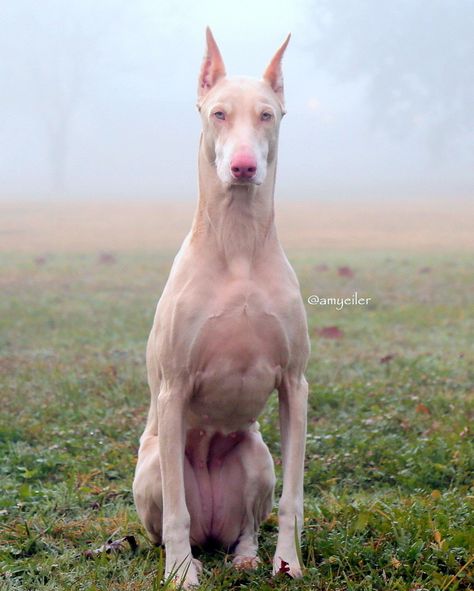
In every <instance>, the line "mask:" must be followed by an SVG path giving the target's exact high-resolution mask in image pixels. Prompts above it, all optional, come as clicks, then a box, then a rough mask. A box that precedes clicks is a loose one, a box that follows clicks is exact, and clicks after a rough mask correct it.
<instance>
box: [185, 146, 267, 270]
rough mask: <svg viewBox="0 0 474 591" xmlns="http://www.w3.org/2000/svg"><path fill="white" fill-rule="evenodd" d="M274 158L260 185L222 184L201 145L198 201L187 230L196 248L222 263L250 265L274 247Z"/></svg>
mask: <svg viewBox="0 0 474 591" xmlns="http://www.w3.org/2000/svg"><path fill="white" fill-rule="evenodd" d="M275 173H276V158H275V160H274V161H273V162H272V163H270V164H269V166H268V170H267V175H266V178H265V180H264V181H263V183H262V184H261V185H253V184H249V185H231V186H227V187H226V186H224V185H223V184H222V182H221V180H220V179H219V177H218V176H217V172H216V169H215V167H214V165H213V164H211V163H210V162H209V161H208V159H207V157H206V154H205V152H204V150H203V149H202V148H200V150H199V202H198V207H197V211H196V214H195V216H194V221H193V225H192V229H191V240H192V242H193V243H194V244H195V245H196V246H197V247H198V248H202V249H205V250H209V251H210V252H212V253H213V254H215V255H217V256H218V257H219V259H221V260H222V262H223V263H224V264H226V265H228V266H229V267H230V266H234V265H238V264H240V263H243V264H250V265H251V264H252V262H253V261H255V260H256V259H257V258H258V257H259V256H262V255H264V254H265V253H267V252H268V249H272V248H276V247H277V246H278V238H277V234H276V229H275V223H274V208H273V193H274V188H275Z"/></svg>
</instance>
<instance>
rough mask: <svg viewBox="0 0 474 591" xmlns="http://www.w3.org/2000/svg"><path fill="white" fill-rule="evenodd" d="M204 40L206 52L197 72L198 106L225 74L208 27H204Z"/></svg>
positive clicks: (219, 53) (220, 57)
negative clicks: (198, 72) (199, 70)
mask: <svg viewBox="0 0 474 591" xmlns="http://www.w3.org/2000/svg"><path fill="white" fill-rule="evenodd" d="M206 42H207V46H206V53H205V54H204V59H203V61H202V66H201V73H200V74H199V83H198V107H199V104H200V103H201V102H202V100H203V99H204V97H205V96H206V94H207V93H208V92H209V91H210V90H211V88H212V87H213V86H214V85H215V83H216V82H217V81H218V80H220V79H221V78H223V77H224V76H225V66H224V62H223V60H222V56H221V52H220V51H219V48H218V47H217V43H216V41H215V39H214V37H213V35H212V33H211V29H210V28H209V27H207V28H206Z"/></svg>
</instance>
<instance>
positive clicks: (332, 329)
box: [318, 326, 344, 339]
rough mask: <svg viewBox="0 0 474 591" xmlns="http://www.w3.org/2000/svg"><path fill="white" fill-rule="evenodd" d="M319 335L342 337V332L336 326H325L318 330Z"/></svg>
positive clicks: (330, 337)
mask: <svg viewBox="0 0 474 591" xmlns="http://www.w3.org/2000/svg"><path fill="white" fill-rule="evenodd" d="M318 334H319V336H320V337H323V338H324V339H342V337H343V336H344V332H343V331H342V330H341V329H340V328H338V327H337V326H325V327H323V328H320V329H319V330H318Z"/></svg>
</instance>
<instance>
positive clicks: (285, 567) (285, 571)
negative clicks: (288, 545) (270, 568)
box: [278, 558, 290, 575]
mask: <svg viewBox="0 0 474 591" xmlns="http://www.w3.org/2000/svg"><path fill="white" fill-rule="evenodd" d="M280 563H281V564H280V568H279V569H278V574H279V575H280V574H281V575H286V574H288V573H289V572H290V566H289V564H288V562H286V561H285V560H283V558H280Z"/></svg>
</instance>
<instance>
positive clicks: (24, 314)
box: [0, 206, 474, 591]
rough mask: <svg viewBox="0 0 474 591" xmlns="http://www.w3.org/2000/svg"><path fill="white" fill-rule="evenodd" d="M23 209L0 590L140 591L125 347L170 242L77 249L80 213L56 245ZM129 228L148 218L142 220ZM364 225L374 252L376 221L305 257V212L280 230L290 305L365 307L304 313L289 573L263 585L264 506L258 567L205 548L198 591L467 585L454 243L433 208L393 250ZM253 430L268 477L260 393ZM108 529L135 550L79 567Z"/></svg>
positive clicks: (148, 555) (470, 570) (460, 273)
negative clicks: (304, 412)
mask: <svg viewBox="0 0 474 591" xmlns="http://www.w3.org/2000/svg"><path fill="white" fill-rule="evenodd" d="M77 208H78V209H80V207H79V206H77ZM27 209H28V208H25V209H24V210H20V209H18V208H17V209H16V210H15V209H14V208H11V209H10V210H8V211H7V213H8V212H10V213H9V215H7V216H6V217H5V218H4V220H6V221H4V226H3V227H2V226H1V225H0V236H2V235H3V237H4V238H6V240H5V242H4V245H3V247H2V248H0V266H1V277H0V281H1V290H2V292H1V293H2V296H1V302H0V330H1V336H0V347H1V357H0V370H1V378H0V379H1V383H0V387H1V403H2V404H1V409H0V411H1V423H0V450H1V457H2V463H1V465H0V478H1V480H0V490H1V497H0V519H1V523H2V525H1V534H0V535H1V540H0V541H1V545H0V568H1V575H0V589H2V591H3V590H9V591H10V590H11V591H13V590H27V591H30V590H31V591H33V590H34V591H38V590H41V591H43V590H44V591H46V590H71V589H73V590H74V591H97V590H100V591H105V590H110V591H120V590H130V591H139V590H151V589H158V588H159V582H160V579H161V577H162V573H163V565H164V563H163V552H162V550H161V549H159V548H154V547H152V546H151V544H150V543H149V542H148V541H147V540H146V538H145V537H144V535H143V532H142V529H141V527H140V525H139V523H138V519H137V516H136V514H135V510H134V507H133V500H132V496H131V483H132V477H133V470H134V463H135V457H136V452H137V442H138V437H139V435H140V433H141V430H142V428H143V425H144V420H145V415H146V410H147V406H148V390H147V386H146V375H145V364H144V348H145V342H146V338H147V334H148V330H149V328H150V326H151V322H152V317H153V313H154V307H155V304H156V300H157V298H158V296H159V294H160V291H161V289H162V287H163V285H164V282H165V280H166V276H167V273H168V270H169V266H170V263H171V259H172V253H173V250H174V246H173V234H172V231H171V230H168V234H166V239H163V241H162V242H159V240H158V241H157V243H156V245H154V244H153V241H152V238H148V237H147V238H146V240H148V239H150V241H151V242H150V243H148V242H146V240H145V239H144V238H143V235H140V232H138V231H136V237H135V238H133V237H132V238H130V236H129V235H127V236H126V237H124V236H123V235H121V233H120V229H118V228H119V226H120V224H118V225H117V224H116V225H115V226H114V223H113V221H111V222H110V224H109V226H107V231H108V232H109V234H106V235H104V234H100V236H99V237H97V236H95V237H94V236H91V241H90V242H89V243H87V244H86V245H84V244H83V243H82V244H81V243H80V242H78V241H76V242H75V237H76V236H78V235H80V234H81V227H82V228H83V231H84V233H87V232H90V224H87V219H85V220H84V219H82V220H81V223H80V224H79V226H77V225H76V226H75V225H74V223H73V222H74V220H71V219H69V218H67V216H66V217H63V218H60V219H56V218H55V223H54V224H51V223H50V226H51V228H53V230H54V228H59V229H60V230H61V232H59V230H58V232H57V233H56V234H55V233H54V231H53V230H51V229H50V230H48V228H49V227H50V226H48V225H47V224H46V226H43V228H42V230H41V227H39V226H38V225H34V224H33V221H32V219H31V217H30V218H28V216H26V214H25V211H26V210H27ZM66 209H67V208H66ZM289 209H290V208H289ZM448 210H449V207H448ZM5 211H6V210H4V213H5ZM12 211H14V212H16V213H14V214H12V213H11V212H12ZM22 211H23V214H22ZM41 211H43V210H41ZM334 211H335V210H334ZM40 213H41V212H40ZM333 213H334V212H333ZM29 215H30V216H31V215H32V214H31V212H29ZM41 215H43V214H41ZM322 215H323V219H331V215H329V216H328V213H327V210H326V213H324V212H323V214H322ZM324 215H326V218H324ZM334 215H336V214H334ZM347 215H348V214H347ZM354 215H355V214H354ZM358 215H359V218H358V219H362V217H363V216H362V215H361V214H358ZM449 215H452V212H449V211H447V213H446V217H445V218H444V219H449ZM25 216H26V217H25ZM39 217H41V216H39ZM46 217H47V216H46ZM145 217H146V219H147V222H146V223H147V224H150V222H149V220H148V217H149V215H148V210H147V214H146V216H145ZM382 217H383V216H382ZM66 218H67V219H66ZM112 218H113V215H112ZM178 218H179V216H177V218H176V219H178ZM408 218H410V219H411V217H410V216H408ZM460 218H463V220H464V221H463V222H462V223H464V224H466V218H465V216H464V217H463V215H462V214H460ZM25 219H27V222H25ZM36 219H37V221H38V219H39V218H38V217H37V218H36ZM293 219H294V218H293ZM381 219H382V218H381ZM383 219H385V223H386V226H383V225H381V224H380V223H379V225H378V226H377V228H375V229H374V228H372V230H371V228H370V226H371V224H373V218H370V216H369V221H368V223H367V228H366V233H365V235H366V236H367V235H370V232H371V231H372V234H371V237H372V238H374V236H375V234H376V233H377V232H379V235H380V237H381V238H380V240H382V238H383V236H382V235H383V232H382V230H383V228H384V227H387V228H390V227H392V228H394V231H393V234H392V235H391V237H392V242H391V241H390V239H387V238H386V237H385V238H384V240H385V242H384V241H383V240H382V242H381V243H379V244H378V245H377V244H376V248H373V242H371V240H366V241H365V242H364V241H363V240H361V239H360V240H359V242H357V244H358V246H359V248H358V249H357V250H354V249H353V248H351V244H352V245H353V243H354V242H356V238H357V236H358V235H359V234H357V233H356V234H355V237H354V235H348V236H349V237H348V236H342V238H340V239H339V238H337V236H335V237H334V236H333V241H332V242H330V245H331V248H330V249H328V248H325V247H324V246H321V245H319V246H318V248H316V247H314V248H313V245H312V244H310V242H311V240H310V238H311V236H312V233H311V231H310V230H308V228H307V224H308V222H307V220H306V221H305V224H306V226H305V228H306V230H305V232H306V234H304V232H303V231H301V233H300V235H304V236H306V237H307V240H306V241H304V240H303V241H302V244H301V246H303V247H304V248H297V246H298V244H299V243H298V239H297V238H298V234H299V231H298V227H295V225H293V229H292V232H293V234H291V235H290V234H289V233H288V234H287V236H286V240H287V242H288V243H289V244H290V246H291V248H290V250H289V254H290V258H291V260H292V262H293V264H294V266H295V268H296V270H297V272H298V275H299V277H300V281H301V287H302V292H303V295H304V297H305V299H306V298H308V297H309V296H310V295H311V294H316V295H319V296H320V297H349V296H350V295H351V294H352V293H353V292H354V291H355V290H357V291H358V293H359V294H360V295H361V296H362V297H370V298H371V301H370V303H369V304H368V305H366V306H347V307H344V308H343V309H342V310H339V311H338V310H336V309H335V307H334V306H322V305H313V306H311V305H309V304H307V306H306V309H307V313H308V319H309V326H310V334H311V340H312V356H311V362H310V365H309V368H308V380H309V383H310V387H311V394H310V410H309V422H308V427H309V429H308V440H307V461H306V475H305V478H306V480H305V491H306V497H305V503H306V528H305V533H304V538H303V545H302V553H303V558H304V562H305V565H306V574H305V577H304V579H303V580H302V581H290V580H288V579H287V578H285V576H284V575H280V576H279V577H277V578H276V579H272V578H271V568H270V564H271V557H272V552H273V550H274V546H275V541H276V531H277V530H276V513H274V514H272V516H271V517H270V519H269V520H268V522H267V523H266V524H265V525H264V526H263V528H262V532H261V536H260V556H261V558H262V566H261V567H260V568H259V570H257V571H256V572H254V573H251V574H242V573H240V574H239V573H236V572H234V571H233V570H232V569H231V568H230V566H229V561H228V557H227V556H226V555H225V554H224V553H223V552H215V553H213V554H209V553H208V554H206V553H205V554H204V555H203V556H202V559H203V561H204V567H205V571H204V575H203V578H202V586H201V588H202V589H208V590H211V589H213V590H214V589H216V590H224V589H242V590H243V589H255V590H263V591H266V590H268V591H270V590H275V591H278V590H284V589H301V590H303V589H305V590H306V589H312V590H313V589H314V590H320V591H323V590H324V591H326V590H327V591H336V590H339V591H346V590H351V591H352V590H364V591H370V590H386V591H392V590H393V591H395V590H400V591H415V590H416V591H421V590H426V591H447V590H449V591H454V590H456V589H457V590H467V589H474V440H473V436H474V428H473V424H474V423H473V421H474V395H473V390H472V382H473V380H472V377H473V375H472V374H473V364H472V361H473V359H472V335H473V329H474V327H473V312H474V310H473V305H472V291H473V276H474V263H473V258H472V251H471V250H470V245H469V244H468V234H467V233H466V231H465V230H462V231H461V230H459V232H458V236H457V237H456V236H455V235H454V236H451V235H449V236H448V234H447V233H446V232H445V233H444V234H443V232H442V229H441V227H442V221H443V216H440V217H439V220H438V221H437V222H436V223H439V224H440V229H439V233H437V232H436V230H433V228H435V227H436V223H434V222H433V224H434V225H432V226H430V227H429V231H430V232H431V234H429V237H428V238H426V236H428V234H427V233H426V232H427V229H426V226H427V224H428V226H429V224H430V223H431V222H430V221H429V218H425V219H428V222H427V224H424V225H423V224H421V225H423V229H422V230H420V234H418V235H416V236H412V234H413V232H414V231H415V230H414V229H413V230H412V232H411V234H410V236H412V237H411V242H410V240H408V246H409V248H403V246H406V245H407V240H405V239H404V238H403V236H405V234H406V232H407V227H406V225H403V224H402V223H400V222H398V226H397V222H396V221H394V219H393V218H392V217H391V216H388V217H386V218H383ZM397 219H398V218H397ZM402 219H403V218H402ZM94 220H95V222H97V220H96V218H95V217H94ZM94 220H93V219H92V217H91V218H90V219H89V221H90V222H91V223H93V221H94ZM179 220H180V218H179ZM353 221H354V218H352V222H353ZM20 222H21V223H23V224H24V225H23V226H22V225H21V223H20ZM101 223H104V222H103V221H102V222H101ZM121 223H122V222H121ZM130 223H134V224H135V220H134V219H131V220H130ZM160 223H161V224H162V225H163V226H164V225H166V224H164V223H163V221H162V222H160ZM179 223H181V221H179ZM319 223H320V222H319ZM336 223H337V220H336ZM341 223H342V222H341ZM28 224H33V225H31V228H30V229H31V236H32V238H31V241H30V242H28V240H29V238H30V235H29V234H28V232H27V229H28V227H29V226H28ZM38 224H39V222H38ZM81 224H82V226H81ZM295 224H296V222H295ZM145 225H146V224H145ZM184 225H186V224H184ZM303 225H304V224H303ZM461 225H462V224H461ZM65 227H66V228H68V227H70V228H72V229H73V230H71V236H70V239H69V240H68V235H67V232H65V231H64V228H65ZM121 227H122V226H120V228H121ZM146 227H147V228H148V226H146ZM302 227H303V226H302ZM347 227H348V228H349V227H351V221H350V216H349V217H348V221H347ZM412 227H413V228H415V227H416V224H415V222H412ZM460 227H461V226H460ZM463 227H464V226H463ZM21 228H26V230H25V231H24V233H23V234H22V231H21ZM45 228H46V229H45ZM397 228H398V230H397ZM15 229H16V230H15ZM2 230H3V233H2ZM363 230H364V228H361V227H358V230H357V232H359V233H363ZM15 231H17V232H18V234H17V235H16V237H15ZM147 231H148V230H147ZM149 231H150V232H151V229H150V230H149ZM397 231H398V232H399V234H397ZM374 232H375V234H374ZM400 232H401V234H400ZM423 232H425V234H423ZM178 233H179V232H178ZM403 233H405V234H403ZM145 234H146V232H145ZM151 235H152V234H151V233H150V236H151ZM147 236H148V234H147ZM174 236H175V238H174V240H175V241H179V238H176V234H175V235H174ZM351 236H352V237H351ZM397 236H399V237H400V236H402V238H400V239H399V241H398V242H397V241H396V238H397ZM417 236H418V238H417ZM420 236H422V239H421V243H420ZM423 237H424V238H423ZM372 238H371V239H372ZM457 239H458V242H456V240H457ZM315 240H316V239H315ZM348 240H349V241H351V240H352V243H351V244H348V242H347V241H348ZM417 240H418V242H417ZM25 245H26V246H25ZM154 246H156V247H154ZM415 247H416V248H415ZM107 248H108V250H107V251H106V252H104V249H107ZM261 429H262V431H263V435H264V438H265V440H266V441H267V443H268V445H269V447H270V450H271V452H272V454H273V456H274V458H275V460H276V464H277V470H279V469H280V466H279V460H278V458H279V438H278V428H277V404H276V397H275V396H273V397H272V399H271V402H270V404H269V407H268V411H267V413H266V414H265V415H264V416H262V417H261ZM278 486H279V487H280V486H281V480H279V485H278ZM127 535H133V536H135V538H136V540H137V542H138V548H137V549H136V550H135V551H133V550H132V549H131V548H130V545H129V544H127V542H124V543H123V547H122V548H121V549H120V551H118V552H116V553H111V554H107V553H105V552H98V553H96V554H93V557H92V558H91V557H88V551H90V550H92V551H93V550H96V549H99V548H100V547H101V546H102V545H103V544H104V543H105V542H106V541H107V540H108V539H109V538H112V539H114V540H118V539H120V538H122V537H124V536H127ZM89 554H90V553H89Z"/></svg>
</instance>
